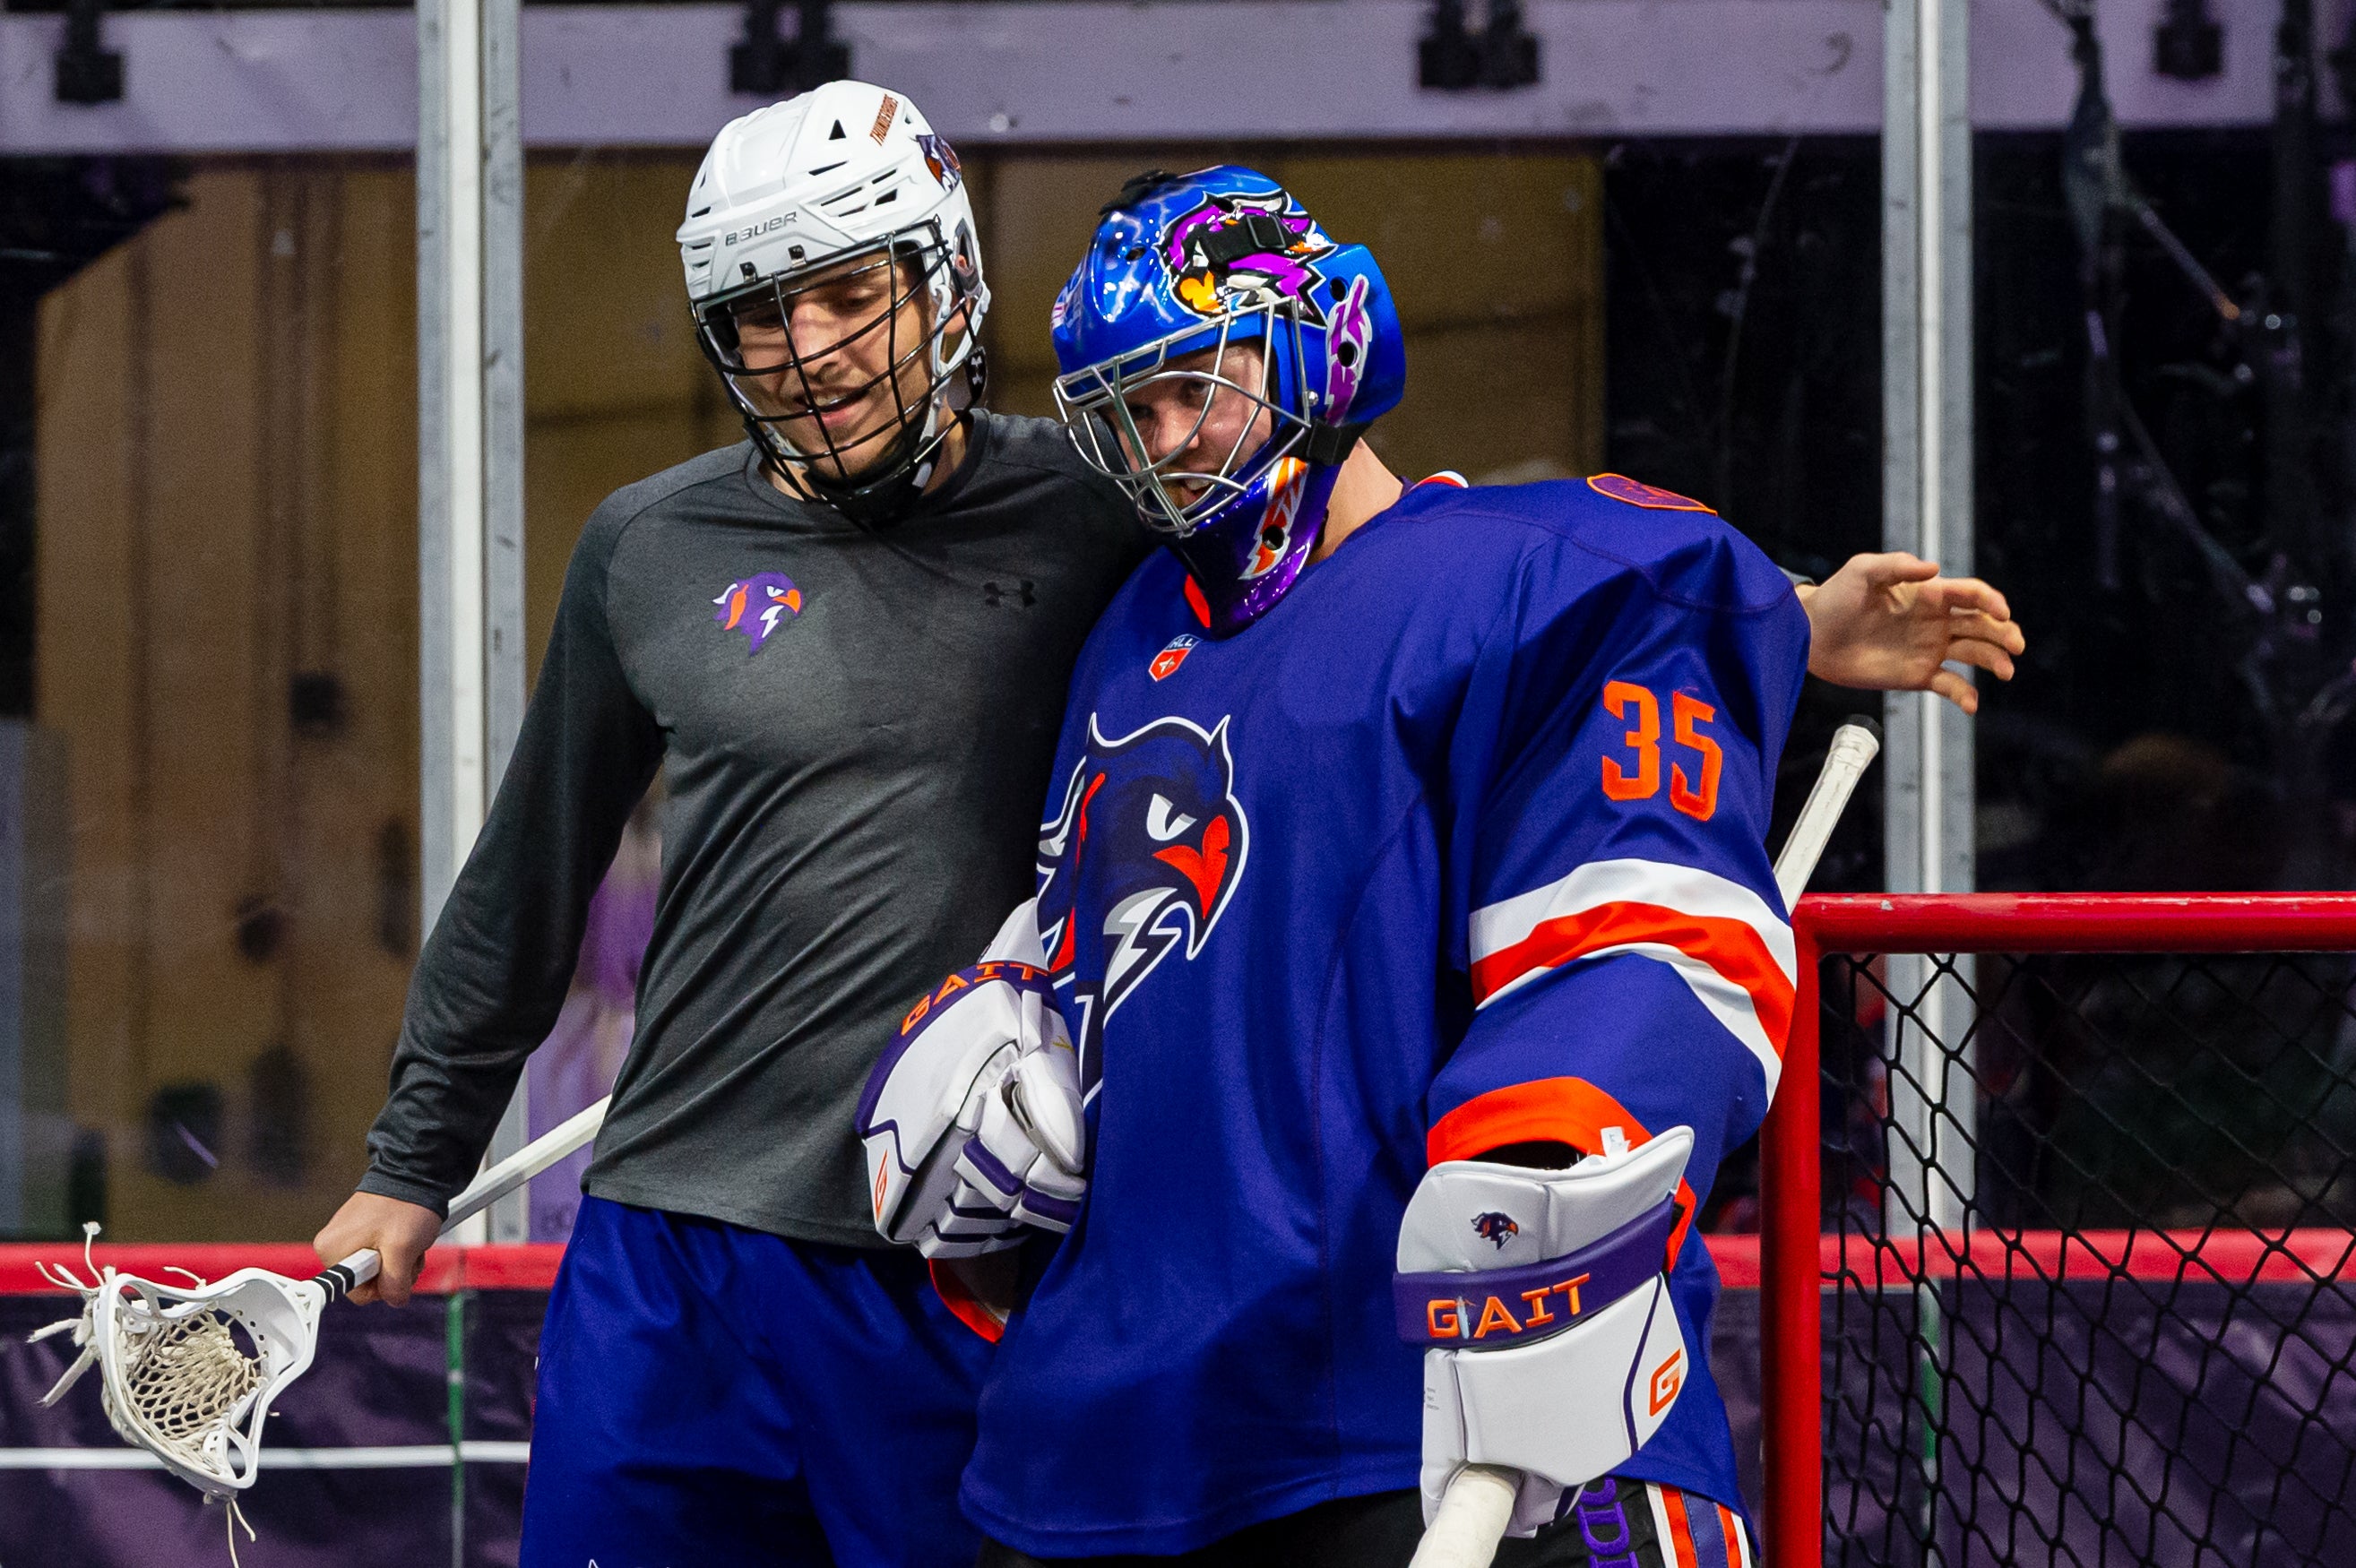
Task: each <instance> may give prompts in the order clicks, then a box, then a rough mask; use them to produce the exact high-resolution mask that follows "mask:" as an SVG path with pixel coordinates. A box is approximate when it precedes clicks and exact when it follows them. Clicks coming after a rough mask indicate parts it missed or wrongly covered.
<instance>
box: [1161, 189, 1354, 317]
mask: <svg viewBox="0 0 2356 1568" xmlns="http://www.w3.org/2000/svg"><path fill="white" fill-rule="evenodd" d="M1332 252H1333V241H1332V240H1328V239H1326V238H1325V236H1324V235H1323V234H1322V233H1320V232H1319V231H1318V229H1317V226H1316V224H1314V223H1313V222H1312V221H1311V220H1310V218H1309V215H1308V214H1307V213H1305V212H1303V211H1301V209H1300V208H1297V207H1295V206H1293V205H1292V202H1291V199H1290V197H1286V196H1285V195H1284V194H1282V193H1281V192H1279V193H1277V194H1275V195H1272V196H1265V197H1255V196H1227V195H1213V196H1207V197H1204V198H1203V204H1202V205H1201V206H1200V207H1197V208H1194V210H1193V211H1192V212H1189V213H1187V214H1186V215H1185V216H1184V217H1183V218H1181V219H1178V220H1177V221H1176V222H1174V223H1173V224H1171V225H1170V228H1169V229H1168V231H1167V232H1166V233H1164V234H1163V236H1162V264H1163V265H1164V266H1166V267H1168V268H1169V269H1170V275H1171V277H1172V278H1173V280H1175V283H1174V287H1175V292H1176V293H1177V295H1178V298H1179V300H1180V302H1181V303H1182V304H1184V305H1185V306H1186V308H1187V309H1189V310H1191V311H1193V312H1194V314H1195V315H1207V316H1215V315H1223V314H1225V313H1226V312H1227V311H1230V310H1249V309H1252V308H1255V307H1257V306H1260V305H1270V304H1278V303H1280V302H1281V301H1284V300H1297V299H1309V300H1310V304H1311V308H1312V311H1313V310H1314V308H1315V302H1314V300H1313V299H1311V298H1310V294H1309V291H1310V289H1311V287H1312V285H1314V284H1315V283H1317V282H1318V280H1319V279H1320V278H1321V277H1322V276H1323V274H1322V273H1321V272H1318V271H1317V269H1316V268H1315V267H1313V266H1312V265H1311V263H1312V262H1313V261H1316V259H1317V258H1318V257H1320V256H1324V255H1330V254H1331V253H1332Z"/></svg>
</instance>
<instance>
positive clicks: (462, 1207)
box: [32, 1100, 607, 1502]
mask: <svg viewBox="0 0 2356 1568" xmlns="http://www.w3.org/2000/svg"><path fill="white" fill-rule="evenodd" d="M606 1104H607V1102H606V1101H604V1100H600V1101H598V1102H597V1103H596V1104H594V1105H592V1106H590V1107H589V1108H588V1109H587V1110H585V1111H583V1112H582V1113H581V1114H580V1115H576V1116H573V1118H572V1119H570V1120H569V1121H567V1122H565V1123H564V1124H563V1125H561V1126H559V1127H557V1128H555V1129H554V1130H552V1131H551V1132H549V1133H547V1134H546V1135H544V1136H541V1137H540V1138H537V1139H535V1140H533V1141H532V1142H531V1143H530V1144H529V1145H527V1146H525V1147H523V1148H521V1149H519V1150H517V1151H516V1152H515V1153H514V1154H511V1155H509V1157H507V1158H505V1159H503V1160H501V1161H499V1163H498V1164H497V1165H495V1166H493V1167H491V1168H489V1169H488V1170H486V1171H484V1172H483V1173H482V1174H481V1175H480V1176H478V1177H477V1178H476V1179H474V1182H473V1183H472V1185H470V1186H468V1187H467V1189H466V1190H465V1191H464V1192H461V1193H460V1194H458V1196H457V1197H456V1198H455V1199H454V1200H451V1203H450V1217H449V1218H448V1219H447V1220H445V1221H443V1225H442V1234H443V1235H445V1236H446V1235H448V1234H449V1233H450V1232H451V1230H452V1229H453V1228H454V1227H455V1226H456V1225H458V1224H459V1223H461V1222H462V1221H466V1220H470V1219H472V1218H473V1217H474V1216H475V1215H477V1214H479V1213H481V1212H482V1211H484V1210H485V1209H487V1208H488V1207H490V1205H491V1204H492V1203H494V1202H496V1201H497V1200H499V1199H501V1198H504V1197H506V1196H507V1195H508V1194H509V1193H510V1192H513V1191H514V1190H515V1189H517V1188H519V1187H521V1186H522V1185H523V1184H524V1183H525V1182H527V1181H530V1179H532V1178H533V1177H535V1176H538V1175H539V1174H540V1173H541V1171H543V1170H546V1169H547V1168H549V1167H550V1166H552V1165H554V1164H555V1163H556V1162H557V1161H558V1160H560V1159H562V1158H563V1157H565V1156H566V1155H569V1154H571V1153H572V1152H573V1150H575V1149H577V1148H579V1147H581V1146H582V1145H584V1144H585V1143H587V1142H588V1141H589V1140H590V1139H591V1138H593V1137H594V1136H597V1127H598V1125H599V1124H600V1123H602V1122H603V1121H604V1120H605V1106H606ZM83 1230H84V1232H86V1234H87V1235H88V1236H89V1237H90V1238H91V1239H92V1240H94V1239H95V1238H96V1237H97V1235H98V1227H97V1226H96V1225H94V1224H93V1225H86V1226H84V1227H83ZM82 1258H83V1262H84V1264H85V1265H86V1266H88V1267H89V1268H90V1270H91V1280H90V1281H89V1282H88V1283H84V1282H83V1281H82V1280H81V1279H80V1278H79V1277H78V1276H76V1275H75V1274H74V1273H73V1271H72V1270H70V1269H68V1268H64V1267H60V1266H57V1265H53V1264H40V1265H39V1267H40V1269H41V1273H42V1275H43V1276H44V1277H45V1278H47V1279H48V1282H49V1283H50V1284H52V1285H57V1286H58V1287H59V1289H63V1290H73V1291H78V1292H80V1296H81V1298H82V1310H81V1316H80V1317H69V1318H66V1319H64V1320H63V1321H62V1322H58V1323H52V1324H50V1325H49V1326H48V1328H43V1329H40V1330H38V1331H37V1332H36V1333H35V1334H34V1335H33V1336H32V1338H33V1339H48V1337H49V1336H50V1335H52V1334H62V1333H65V1332H67V1331H68V1330H71V1331H72V1334H73V1342H74V1344H75V1346H76V1347H78V1348H79V1349H80V1351H81V1354H80V1356H79V1357H77V1358H76V1359H75V1360H74V1363H73V1365H72V1366H70V1367H68V1368H67V1369H66V1372H65V1375H64V1376H63V1377H61V1378H59V1380H58V1381H57V1385H56V1386H55V1387H53V1388H51V1389H50V1390H49V1392H48V1393H47V1394H45V1395H43V1396H42V1399H41V1403H43V1404H45V1405H49V1404H55V1403H57V1402H58V1401H59V1399H61V1398H63V1397H64V1396H65V1392H66V1391H67V1390H68V1389H70V1388H71V1387H73V1385H74V1384H75V1383H76V1382H78V1381H80V1379H81V1375H82V1374H83V1373H84V1372H86V1371H90V1369H91V1368H92V1367H96V1368H98V1370H99V1380H100V1383H99V1386H100V1398H101V1402H102V1403H103V1405H104V1406H105V1409H106V1419H107V1421H108V1423H109V1424H112V1426H113V1428H114V1430H115V1432H116V1433H117V1434H118V1435H121V1437H122V1438H123V1441H124V1442H126V1443H129V1444H131V1445H133V1446H134V1447H139V1448H145V1450H147V1452H149V1453H150V1454H153V1455H155V1457H156V1458H158V1459H161V1460H162V1461H163V1462H164V1467H165V1468H166V1469H167V1470H169V1471H171V1472H172V1474H174V1475H176V1476H177V1477H180V1479H182V1480H184V1481H186V1482H187V1483H188V1485H190V1486H192V1487H194V1488H197V1489H198V1490H199V1491H201V1492H203V1493H204V1494H205V1495H206V1496H208V1497H213V1498H220V1499H228V1500H230V1501H232V1502H233V1501H234V1500H235V1497H236V1494H237V1493H239V1492H241V1491H242V1490H244V1489H245V1488H248V1487H250V1486H252V1484H253V1477H254V1476H255V1474H256V1472H257V1471H258V1470H259V1469H260V1467H261V1464H262V1420H263V1418H264V1417H266V1416H267V1415H268V1414H269V1413H270V1402H271V1401H272V1400H273V1398H274V1397H276V1395H277V1393H278V1392H279V1391H280V1390H281V1389H284V1387H285V1386H286V1385H287V1384H288V1383H290V1382H292V1381H294V1380H295V1379H296V1378H298V1377H300V1376H302V1375H303V1372H304V1371H305V1369H306V1368H307V1367H309V1366H310V1364H311V1355H312V1352H313V1351H314V1350H315V1349H316V1348H317V1345H318V1340H319V1315H320V1314H321V1313H322V1312H324V1311H326V1310H327V1304H328V1303H329V1302H331V1301H333V1300H335V1299H336V1298H337V1296H346V1295H348V1294H350V1292H351V1291H352V1289H353V1288H354V1287H355V1286H357V1285H362V1284H365V1283H366V1282H367V1281H369V1280H371V1279H374V1278H375V1277H376V1274H377V1267H378V1264H379V1261H380V1260H379V1259H378V1257H377V1255H376V1253H373V1252H369V1251H361V1252H357V1253H353V1254H352V1255H351V1256H349V1257H348V1258H346V1259H344V1260H343V1261H342V1262H341V1263H338V1264H330V1265H329V1266H328V1267H327V1268H324V1269H321V1270H320V1271H319V1272H318V1273H317V1274H316V1275H312V1276H311V1277H310V1278H309V1279H289V1278H287V1277H286V1276H285V1275H278V1274H272V1273H271V1272H270V1271H269V1270H267V1269H258V1268H246V1269H240V1270H238V1271H237V1272H236V1273H235V1274H233V1275H230V1276H228V1277H227V1278H226V1279H221V1280H217V1281H215V1282H214V1283H212V1284H210V1285H207V1284H206V1283H205V1282H204V1281H203V1280H201V1279H198V1277H197V1276H196V1275H193V1274H190V1275H187V1277H188V1279H189V1281H190V1282H191V1283H190V1284H187V1285H166V1284H163V1283H160V1282H158V1281H155V1280H152V1279H141V1278H140V1277H139V1276H137V1275H128V1274H118V1273H116V1272H115V1270H114V1269H113V1268H112V1266H111V1265H110V1266H109V1267H106V1268H99V1267H98V1266H97V1265H96V1264H94V1263H91V1260H90V1248H89V1245H88V1243H85V1244H84V1246H83V1249H82ZM169 1272H171V1273H175V1274H184V1273H187V1271H186V1270H181V1269H175V1270H171V1271H169Z"/></svg>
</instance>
